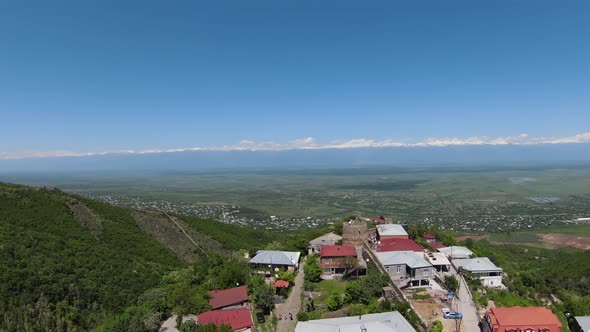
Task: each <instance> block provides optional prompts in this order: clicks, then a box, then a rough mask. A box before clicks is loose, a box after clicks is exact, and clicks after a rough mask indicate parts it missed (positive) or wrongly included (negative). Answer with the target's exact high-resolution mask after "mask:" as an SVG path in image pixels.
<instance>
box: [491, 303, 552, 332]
mask: <svg viewBox="0 0 590 332" xmlns="http://www.w3.org/2000/svg"><path fill="white" fill-rule="evenodd" d="M486 314H487V316H488V317H489V319H490V322H491V323H492V325H493V327H494V328H496V327H497V328H499V329H500V330H502V331H503V330H504V329H506V330H509V329H518V328H520V329H527V328H533V329H535V330H537V329H549V331H550V332H558V331H561V323H560V322H559V319H558V318H557V316H555V314H554V313H553V312H551V310H549V309H547V308H545V307H510V308H492V309H489V310H488V311H487V312H486Z"/></svg>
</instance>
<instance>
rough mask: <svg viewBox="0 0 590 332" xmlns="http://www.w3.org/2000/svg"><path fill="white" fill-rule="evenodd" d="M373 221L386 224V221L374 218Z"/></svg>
mask: <svg viewBox="0 0 590 332" xmlns="http://www.w3.org/2000/svg"><path fill="white" fill-rule="evenodd" d="M373 221H375V222H385V219H381V218H373Z"/></svg>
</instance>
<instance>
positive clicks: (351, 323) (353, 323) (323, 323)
mask: <svg viewBox="0 0 590 332" xmlns="http://www.w3.org/2000/svg"><path fill="white" fill-rule="evenodd" d="M360 331H366V332H416V330H414V328H413V327H412V325H410V323H408V321H407V320H406V319H405V318H404V317H403V316H402V315H401V314H400V313H399V312H397V311H392V312H384V313H380V314H369V315H363V316H353V317H342V318H330V319H317V320H310V321H307V322H299V323H297V326H296V327H295V332H360Z"/></svg>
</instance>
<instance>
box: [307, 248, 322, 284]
mask: <svg viewBox="0 0 590 332" xmlns="http://www.w3.org/2000/svg"><path fill="white" fill-rule="evenodd" d="M303 271H304V272H305V276H304V279H305V281H308V282H319V281H320V280H321V276H322V268H321V267H320V262H319V257H318V256H315V255H312V256H309V257H308V258H307V261H306V262H305V266H304V267H303Z"/></svg>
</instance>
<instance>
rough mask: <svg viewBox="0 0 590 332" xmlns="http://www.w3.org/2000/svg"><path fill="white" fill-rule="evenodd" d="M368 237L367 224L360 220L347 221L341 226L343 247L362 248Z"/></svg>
mask: <svg viewBox="0 0 590 332" xmlns="http://www.w3.org/2000/svg"><path fill="white" fill-rule="evenodd" d="M368 236H369V231H368V229H367V223H366V222H364V221H362V220H351V221H347V222H345V223H344V226H342V244H343V245H347V246H355V247H362V246H363V241H366V240H367V238H368Z"/></svg>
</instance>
